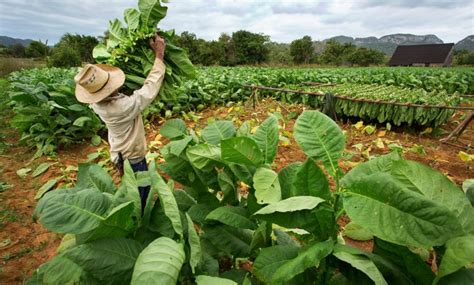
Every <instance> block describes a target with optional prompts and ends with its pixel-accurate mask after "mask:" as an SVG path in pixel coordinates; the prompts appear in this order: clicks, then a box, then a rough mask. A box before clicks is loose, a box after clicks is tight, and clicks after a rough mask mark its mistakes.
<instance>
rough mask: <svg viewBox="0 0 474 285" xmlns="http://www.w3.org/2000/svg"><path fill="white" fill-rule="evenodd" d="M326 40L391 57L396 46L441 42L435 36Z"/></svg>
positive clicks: (400, 35) (341, 37)
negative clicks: (363, 48) (377, 51)
mask: <svg viewBox="0 0 474 285" xmlns="http://www.w3.org/2000/svg"><path fill="white" fill-rule="evenodd" d="M328 40H336V41H338V42H340V43H352V44H355V45H357V46H362V47H367V48H372V49H376V50H380V51H382V52H384V53H385V54H387V55H392V54H393V52H394V51H395V48H396V47H397V45H415V44H442V43H443V41H442V40H441V39H440V38H438V37H437V36H435V35H421V36H420V35H412V34H392V35H386V36H383V37H380V38H376V37H365V38H353V37H347V36H337V37H332V38H329V39H327V40H324V42H327V41H328Z"/></svg>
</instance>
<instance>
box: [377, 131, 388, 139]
mask: <svg viewBox="0 0 474 285" xmlns="http://www.w3.org/2000/svg"><path fill="white" fill-rule="evenodd" d="M385 134H386V131H379V132H378V133H377V136H378V137H379V138H381V137H384V136H385Z"/></svg>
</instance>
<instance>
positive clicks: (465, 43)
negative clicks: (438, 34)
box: [454, 35, 474, 51]
mask: <svg viewBox="0 0 474 285" xmlns="http://www.w3.org/2000/svg"><path fill="white" fill-rule="evenodd" d="M454 49H456V50H463V49H465V50H469V51H474V35H470V36H467V37H465V38H464V39H462V40H460V41H459V42H458V43H457V44H456V45H455V46H454Z"/></svg>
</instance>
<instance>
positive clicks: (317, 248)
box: [272, 240, 334, 283]
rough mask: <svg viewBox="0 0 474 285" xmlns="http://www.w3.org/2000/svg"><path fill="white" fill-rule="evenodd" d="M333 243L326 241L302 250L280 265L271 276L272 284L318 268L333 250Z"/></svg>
mask: <svg viewBox="0 0 474 285" xmlns="http://www.w3.org/2000/svg"><path fill="white" fill-rule="evenodd" d="M333 246H334V242H333V241H332V240H327V241H324V242H318V243H315V244H313V245H311V246H309V247H307V248H302V249H301V250H300V252H299V253H298V256H296V257H295V258H293V259H291V260H288V261H287V262H285V263H284V264H282V265H281V266H280V267H279V268H278V269H277V271H276V272H275V274H273V276H272V280H273V281H274V282H282V283H284V282H286V281H289V280H291V279H292V278H293V277H295V276H296V275H298V274H300V273H303V272H304V271H305V270H306V269H308V268H311V267H319V263H320V262H321V260H323V259H324V258H326V256H328V255H329V254H330V253H331V252H332V249H333Z"/></svg>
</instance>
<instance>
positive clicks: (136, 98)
mask: <svg viewBox="0 0 474 285" xmlns="http://www.w3.org/2000/svg"><path fill="white" fill-rule="evenodd" d="M165 70H166V66H165V64H164V63H163V61H162V60H161V59H159V58H156V59H155V62H154V64H153V67H152V68H151V71H150V73H149V74H148V76H147V78H146V79H145V83H144V84H143V86H142V88H140V89H138V90H136V91H134V92H133V94H132V95H131V96H130V99H131V101H133V103H132V104H133V105H135V106H136V107H138V108H134V109H136V110H137V109H138V110H139V112H142V111H143V110H145V108H146V107H147V106H148V105H150V103H151V102H153V100H155V98H156V95H158V92H159V91H160V88H161V85H162V83H163V78H164V77H165Z"/></svg>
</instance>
